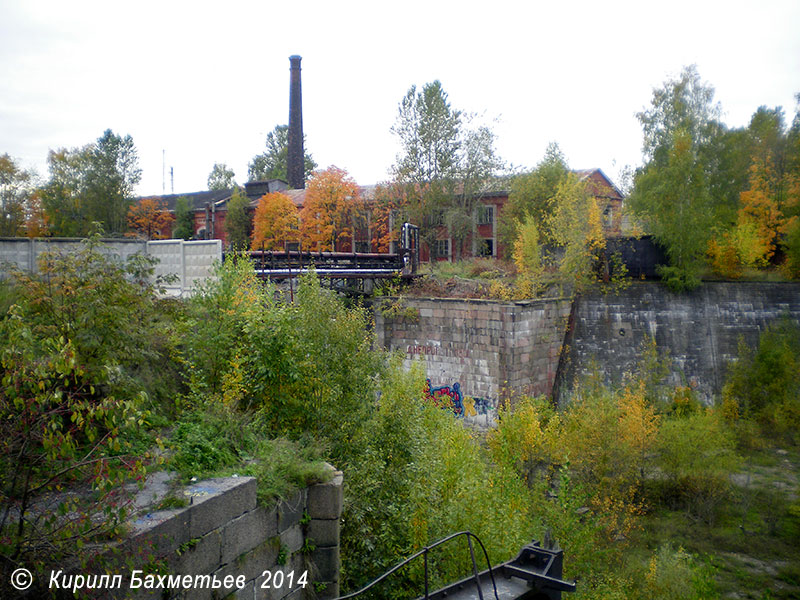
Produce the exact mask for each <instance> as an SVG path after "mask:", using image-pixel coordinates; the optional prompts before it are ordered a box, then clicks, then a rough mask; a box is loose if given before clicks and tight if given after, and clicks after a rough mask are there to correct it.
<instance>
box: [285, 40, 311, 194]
mask: <svg viewBox="0 0 800 600" xmlns="http://www.w3.org/2000/svg"><path fill="white" fill-rule="evenodd" d="M300 60H301V57H299V56H297V55H294V56H290V57H289V63H290V64H291V67H290V71H291V78H290V81H289V152H288V157H287V165H286V178H287V179H288V180H289V181H288V183H289V187H290V188H292V189H295V190H300V189H303V188H305V187H306V177H305V161H304V160H303V158H304V155H305V153H304V152H303V91H302V88H301V86H300Z"/></svg>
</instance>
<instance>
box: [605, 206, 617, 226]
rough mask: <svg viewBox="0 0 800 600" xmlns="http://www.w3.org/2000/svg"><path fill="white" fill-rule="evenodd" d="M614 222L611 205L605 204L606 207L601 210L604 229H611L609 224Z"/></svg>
mask: <svg viewBox="0 0 800 600" xmlns="http://www.w3.org/2000/svg"><path fill="white" fill-rule="evenodd" d="M613 224H614V213H613V212H612V210H611V206H606V209H605V210H604V211H603V225H604V226H605V227H606V229H611V226H612V225H613Z"/></svg>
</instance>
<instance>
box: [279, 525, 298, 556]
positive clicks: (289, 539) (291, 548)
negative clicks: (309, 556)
mask: <svg viewBox="0 0 800 600" xmlns="http://www.w3.org/2000/svg"><path fill="white" fill-rule="evenodd" d="M280 539H281V546H282V547H283V548H285V549H286V550H287V551H288V552H289V553H290V554H294V553H295V552H297V551H298V550H300V548H302V547H303V540H304V536H303V526H302V525H300V524H299V523H298V524H297V525H292V526H291V527H289V529H286V530H284V531H281V533H280Z"/></svg>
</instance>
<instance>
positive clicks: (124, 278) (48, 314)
mask: <svg viewBox="0 0 800 600" xmlns="http://www.w3.org/2000/svg"><path fill="white" fill-rule="evenodd" d="M49 260H50V261H51V262H50V263H44V264H43V266H42V271H41V274H40V275H37V276H30V275H23V274H17V275H16V276H15V277H14V278H13V279H12V280H11V281H9V282H8V283H6V284H5V285H4V287H5V288H6V289H5V290H4V294H3V296H2V297H3V302H4V305H5V306H7V307H8V310H7V313H6V314H5V316H4V318H3V320H2V322H0V335H2V345H3V348H2V379H1V381H2V386H0V391H1V392H2V394H1V395H0V410H2V415H0V416H2V419H0V426H2V428H3V430H2V438H1V440H0V444H2V450H3V452H2V456H1V457H0V460H1V461H2V462H1V463H0V466H1V467H2V497H0V501H1V502H2V505H1V506H0V509H2V513H0V514H1V515H2V518H3V522H2V537H1V538H0V543H2V547H1V549H2V568H3V574H2V577H3V578H4V579H3V582H4V583H3V585H5V582H7V581H8V577H7V576H6V575H7V573H10V572H11V571H13V569H14V568H16V567H17V566H20V565H25V566H28V568H33V569H34V570H43V569H45V568H46V567H47V566H49V565H50V564H51V563H52V562H53V561H60V560H62V559H66V558H69V557H79V558H80V559H81V560H83V561H88V560H91V557H92V552H91V551H89V548H90V547H94V546H93V544H94V543H95V542H100V541H107V540H109V539H114V538H116V537H119V536H121V535H123V534H124V527H123V525H124V521H125V519H126V518H127V516H128V513H127V511H126V505H125V498H124V497H123V496H122V495H121V494H120V492H119V490H120V489H121V487H120V485H119V484H120V483H121V482H123V481H130V480H131V479H134V480H135V479H136V478H141V477H142V476H143V475H144V473H145V470H146V469H147V468H148V466H149V465H150V464H151V463H156V462H157V461H156V460H155V459H153V458H151V457H150V454H149V453H150V451H151V449H153V448H159V447H164V448H165V450H166V452H165V456H166V457H167V461H168V464H167V467H168V468H172V469H174V470H177V471H179V472H180V473H181V474H182V476H183V477H185V478H187V479H188V478H191V477H198V478H200V477H206V476H211V475H216V474H232V473H237V474H240V475H254V476H256V477H258V480H259V497H260V499H261V501H263V502H266V501H269V500H270V499H272V498H275V497H280V496H284V495H287V494H289V493H290V492H291V490H292V489H293V487H294V486H301V485H305V484H307V483H309V482H312V481H318V480H319V479H320V478H322V477H324V476H325V475H324V467H323V463H322V461H323V460H328V461H330V462H331V463H333V464H335V465H336V466H337V467H338V468H341V469H342V470H344V471H345V473H346V478H345V482H346V483H345V485H346V492H345V507H344V515H343V530H342V560H343V571H342V584H343V589H346V590H352V589H354V588H357V587H359V586H360V585H362V584H364V583H365V582H367V581H369V580H370V579H372V578H374V577H375V576H377V575H379V574H381V573H382V572H384V571H385V570H387V569H388V568H389V567H391V566H392V565H394V564H395V563H396V562H398V561H399V560H401V559H403V558H405V557H406V556H408V555H410V554H412V553H413V552H415V551H417V550H419V549H421V548H422V547H424V546H426V545H428V544H430V543H431V542H433V541H435V540H436V539H439V538H441V537H444V536H445V535H447V534H450V533H452V532H454V531H457V530H462V529H469V530H471V531H473V532H474V533H476V534H477V535H479V536H480V537H481V538H482V539H483V541H484V542H485V543H486V544H487V546H488V550H489V553H490V556H491V559H492V561H493V562H495V563H496V562H499V561H502V560H506V559H508V558H511V557H512V556H513V555H515V554H516V552H517V551H518V550H519V548H520V547H521V546H522V545H523V544H524V543H526V542H528V541H530V540H531V539H533V538H539V539H543V538H544V537H545V536H547V537H551V538H553V537H554V538H555V539H556V540H557V541H558V542H559V544H560V545H561V546H562V547H564V548H566V563H565V576H566V577H568V578H576V579H578V581H579V588H578V589H579V591H578V593H577V594H576V597H577V598H634V599H636V598H641V599H645V598H648V599H651V598H675V597H681V598H715V597H720V596H722V595H723V594H725V593H727V592H729V591H732V590H737V589H744V590H752V589H753V588H752V587H748V586H749V585H750V584H748V583H747V582H746V581H745V580H746V577H745V575H743V574H742V573H741V572H738V571H737V570H736V569H737V568H738V567H736V564H737V561H738V560H739V559H740V558H741V557H742V556H746V555H747V552H749V550H748V545H749V544H754V543H755V544H757V546H758V551H759V552H761V553H763V555H764V556H765V557H766V558H764V560H771V561H775V560H777V559H775V556H777V555H778V553H780V555H782V556H784V557H785V560H784V562H782V563H778V562H775V563H774V564H775V565H776V567H775V569H776V575H775V576H774V577H772V578H771V579H770V580H769V582H768V583H769V585H772V584H773V583H774V582H775V580H776V579H777V580H778V581H780V582H782V583H781V585H783V587H782V588H781V587H780V586H773V587H774V590H773V592H772V593H773V597H780V594H781V593H783V594H784V596H785V597H789V595H790V594H791V593H794V592H796V591H797V588H798V587H799V586H798V584H797V571H796V569H794V568H793V565H794V564H797V561H798V560H800V548H798V546H797V541H796V540H797V539H798V535H797V534H798V533H800V509H798V505H797V496H796V494H797V491H796V490H797V485H796V481H795V482H794V484H792V483H791V481H790V480H781V481H782V482H783V483H784V484H785V485H784V487H782V488H778V487H776V486H774V485H772V481H773V479H774V478H775V477H776V476H777V474H778V473H780V472H781V469H782V468H784V467H783V463H782V462H781V461H782V460H791V461H795V462H798V459H799V458H800V457H799V456H798V454H800V453H798V450H797V447H796V446H795V445H793V444H794V443H795V442H796V440H795V439H794V437H793V436H794V435H795V434H794V432H795V431H796V425H792V423H796V421H792V419H797V415H798V414H800V410H798V404H800V399H799V398H798V387H797V386H798V383H797V382H798V381H800V373H798V368H799V366H800V365H799V364H798V361H797V356H798V351H797V350H798V344H799V343H800V342H799V341H798V332H797V329H796V327H794V326H793V325H790V324H789V323H783V324H778V325H776V326H775V327H773V328H771V329H769V330H768V331H766V332H765V333H764V334H763V335H762V339H761V343H760V345H759V347H758V348H757V349H753V350H750V349H747V348H745V347H744V346H743V347H742V356H741V358H740V360H739V362H738V363H736V365H735V366H734V367H733V369H732V371H731V374H730V377H729V380H728V385H727V386H726V388H725V394H724V400H723V401H722V402H721V403H720V405H719V407H716V408H709V407H705V406H702V405H701V404H700V403H699V402H697V400H696V399H695V398H694V397H693V394H692V391H691V389H690V388H677V389H670V388H668V387H667V386H665V385H664V384H663V383H662V378H663V373H664V371H665V369H664V365H663V364H662V363H663V360H662V359H660V358H659V357H658V355H657V352H656V350H655V346H654V345H650V346H648V347H646V348H643V350H642V353H641V355H642V362H641V365H640V367H639V369H638V370H637V372H635V373H633V374H631V375H630V376H628V377H626V378H625V379H624V381H622V382H618V384H617V385H616V386H608V385H606V384H604V383H602V382H601V381H600V377H594V378H589V379H587V380H586V381H585V382H583V384H582V385H581V386H580V387H579V388H578V389H577V390H576V392H575V394H574V397H573V398H572V400H571V402H570V403H569V404H568V405H567V406H566V407H565V408H564V409H563V410H558V411H557V410H555V409H554V408H553V407H552V406H551V405H550V403H549V402H548V401H547V400H545V399H531V398H522V399H518V400H517V401H516V402H515V403H513V404H511V405H508V406H505V407H504V408H503V409H502V412H501V418H500V423H499V426H498V427H497V429H495V430H494V431H492V432H491V433H490V434H488V437H486V438H485V439H483V438H481V437H479V436H478V435H477V434H475V433H473V432H471V431H470V430H468V429H466V428H464V427H463V426H462V425H461V423H460V422H459V421H457V420H455V419H453V417H452V415H451V414H450V413H449V412H448V411H445V410H441V409H439V408H437V407H436V406H434V405H432V404H430V403H429V402H428V401H426V400H425V396H424V389H425V378H424V374H423V373H422V371H421V370H420V369H419V368H418V367H416V366H415V367H413V368H412V369H411V370H410V371H405V370H404V369H403V368H402V367H401V362H400V360H399V358H398V357H394V358H392V357H388V356H385V355H384V354H383V353H381V352H378V351H375V350H373V349H372V343H373V340H372V336H371V333H370V327H369V325H370V322H369V315H368V314H367V313H366V312H365V311H364V310H363V309H360V308H357V307H356V308H352V307H351V308H347V307H345V305H344V304H343V303H342V301H341V300H340V299H339V298H337V297H336V296H335V295H334V294H333V293H332V292H330V291H328V290H325V289H323V288H322V287H321V286H320V284H319V282H318V281H317V279H316V277H315V276H314V275H313V274H311V275H309V276H308V277H306V278H304V279H303V281H302V284H301V286H300V289H299V291H298V292H297V294H296V302H295V303H294V304H290V303H286V302H284V301H283V300H281V299H279V295H278V294H276V293H275V290H274V289H273V288H271V287H270V286H268V285H264V284H262V283H261V282H259V281H258V280H257V279H256V277H255V274H254V272H253V268H252V266H251V265H250V263H249V262H248V261H247V260H246V259H244V258H243V257H230V258H229V259H227V260H226V262H225V264H223V265H220V266H219V268H218V270H217V273H216V278H214V279H213V280H211V281H210V282H209V283H208V284H207V286H206V287H204V288H203V289H201V290H200V291H199V292H198V293H197V294H196V295H195V296H193V297H192V298H191V299H190V300H187V301H185V302H182V303H172V302H163V301H158V300H156V299H155V296H154V294H153V289H152V286H150V285H149V284H148V283H147V281H148V280H147V277H146V275H147V265H146V264H142V263H141V262H138V263H131V264H129V265H119V264H118V263H115V262H113V261H112V260H109V259H107V258H104V256H103V255H102V254H101V253H100V248H99V246H98V245H97V242H96V240H94V239H93V240H90V241H89V242H87V244H86V247H85V249H84V251H82V252H81V253H79V254H77V255H75V256H72V257H63V258H58V259H56V258H51V259H49ZM48 265H49V266H48ZM462 268H475V269H476V270H477V272H478V274H484V273H485V274H487V278H489V277H493V275H491V271H488V270H483V269H481V268H480V265H473V266H464V265H462ZM398 310H399V309H398ZM774 443H781V444H789V445H788V446H787V448H788V450H786V451H785V454H784V455H776V454H775V452H774V451H772V450H770V447H771V444H774ZM776 456H777V457H779V458H776ZM783 456H786V458H780V457H783ZM770 461H771V462H770ZM153 466H154V467H155V466H157V465H155V464H153ZM159 468H160V467H159ZM745 474H746V475H747V478H745ZM787 481H788V483H787ZM792 485H793V486H794V487H792ZM76 491H80V492H82V493H79V494H78V493H75V492H76ZM50 507H53V508H54V510H46V509H47V508H50ZM698 532H699V533H698ZM723 544H724V546H723ZM723 547H725V548H728V549H729V550H728V551H726V552H728V554H725V553H722V552H720V549H721V548H723ZM465 552H466V549H465V548H459V547H458V546H452V547H446V548H444V549H442V550H441V551H439V552H436V553H435V554H434V555H433V557H432V560H431V564H430V569H431V571H430V572H431V574H432V583H431V585H433V586H436V585H440V584H442V583H445V582H448V581H452V580H454V579H455V578H457V577H459V576H461V575H464V574H465V568H466V567H467V565H468V564H469V561H468V560H467V559H466V554H465ZM731 553H733V554H734V555H735V557H732V556H730V554H731ZM287 558H288V557H287ZM422 577H423V573H422V567H421V565H418V566H416V567H412V568H410V569H408V570H406V571H404V572H403V573H402V574H401V575H400V576H399V577H398V578H396V579H394V580H392V582H391V583H389V584H387V586H386V587H385V588H383V589H382V590H381V592H380V594H381V595H382V596H383V597H387V598H403V597H409V596H411V595H418V590H419V589H421V581H422ZM763 584H764V582H763V581H761V582H760V583H759V585H763ZM781 590H783V592H782V591H781ZM4 591H5V590H4Z"/></svg>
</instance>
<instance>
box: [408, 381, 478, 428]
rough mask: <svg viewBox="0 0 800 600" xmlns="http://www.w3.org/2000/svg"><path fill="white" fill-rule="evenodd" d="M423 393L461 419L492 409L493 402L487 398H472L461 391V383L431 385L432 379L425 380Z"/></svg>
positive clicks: (434, 403) (428, 398)
mask: <svg viewBox="0 0 800 600" xmlns="http://www.w3.org/2000/svg"><path fill="white" fill-rule="evenodd" d="M423 395H424V397H425V399H426V400H428V401H429V402H431V403H432V404H433V405H434V406H436V407H438V408H443V409H447V410H450V411H452V413H453V414H454V415H455V416H456V417H458V418H459V419H461V418H464V417H476V416H478V415H486V414H488V413H489V412H490V411H491V410H492V403H491V402H490V401H489V400H488V399H486V398H472V397H471V396H464V394H462V393H461V384H459V383H458V382H457V381H456V382H455V383H454V384H453V385H440V386H438V387H431V380H430V379H426V380H425V389H424V391H423Z"/></svg>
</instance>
